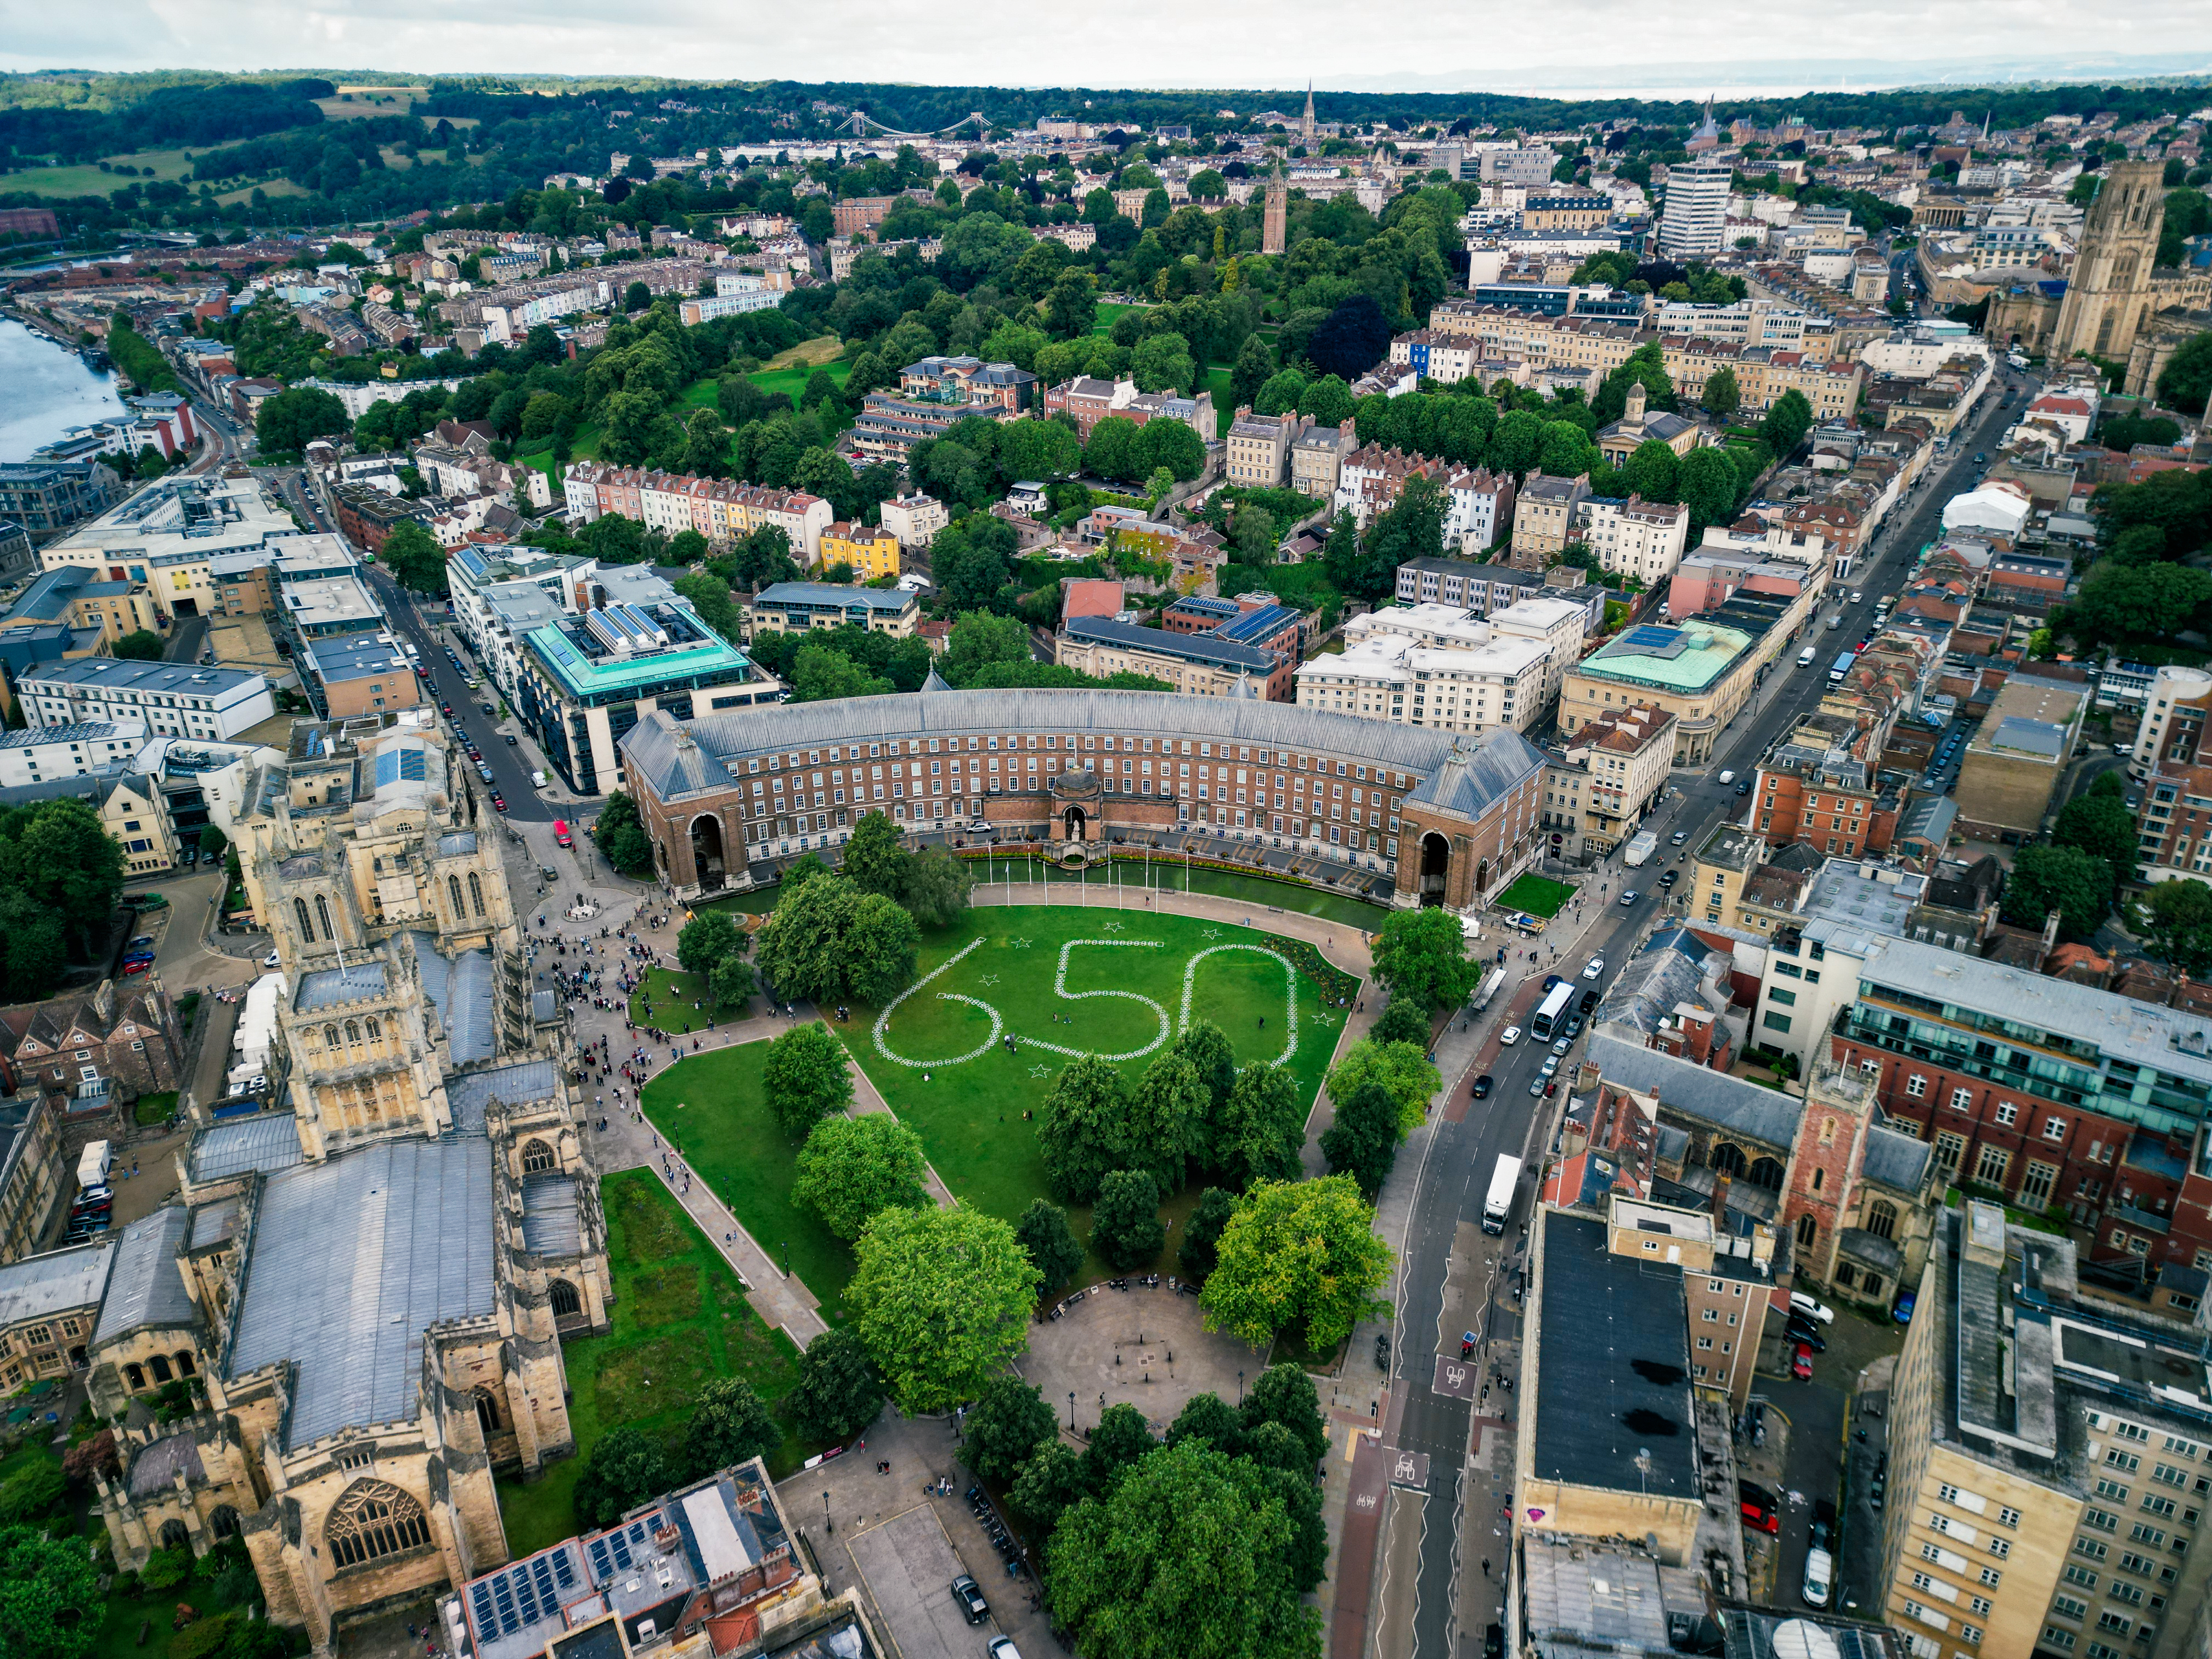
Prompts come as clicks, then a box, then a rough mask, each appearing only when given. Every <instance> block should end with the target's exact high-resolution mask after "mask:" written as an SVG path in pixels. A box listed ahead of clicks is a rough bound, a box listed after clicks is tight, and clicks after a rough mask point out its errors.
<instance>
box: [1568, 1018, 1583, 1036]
mask: <svg viewBox="0 0 2212 1659" xmlns="http://www.w3.org/2000/svg"><path fill="white" fill-rule="evenodd" d="M1582 1029H1583V1017H1582V1016H1581V1015H1580V1014H1569V1015H1568V1016H1567V1035H1568V1036H1581V1035H1582Z"/></svg>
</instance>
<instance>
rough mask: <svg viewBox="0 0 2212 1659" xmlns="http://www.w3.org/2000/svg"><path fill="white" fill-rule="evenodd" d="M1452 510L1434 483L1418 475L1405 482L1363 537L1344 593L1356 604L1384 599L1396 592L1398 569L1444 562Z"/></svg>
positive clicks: (1441, 490) (1443, 494)
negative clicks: (1446, 523) (1413, 563)
mask: <svg viewBox="0 0 2212 1659" xmlns="http://www.w3.org/2000/svg"><path fill="white" fill-rule="evenodd" d="M1450 505H1451V503H1450V501H1449V497H1447V496H1446V495H1445V493H1444V491H1443V488H1442V486H1440V485H1439V484H1438V483H1437V482H1436V480H1435V479H1433V478H1431V477H1425V476H1423V475H1419V474H1416V475H1415V476H1414V477H1410V478H1408V479H1407V480H1406V484H1405V488H1404V489H1401V490H1400V491H1399V492H1398V499H1397V500H1396V501H1395V502H1393V503H1392V504H1391V506H1390V508H1389V511H1388V512H1385V513H1380V514H1378V515H1377V516H1376V519H1375V521H1374V522H1373V523H1372V524H1370V525H1369V526H1367V531H1366V533H1365V534H1364V536H1362V537H1361V538H1360V539H1359V549H1360V551H1359V559H1358V565H1357V566H1356V567H1355V568H1354V569H1353V571H1352V580H1351V581H1350V582H1349V583H1348V584H1340V585H1341V586H1344V591H1345V592H1346V593H1347V594H1349V595H1351V596H1352V598H1354V599H1370V600H1375V599H1383V597H1384V596H1386V595H1387V594H1389V593H1390V592H1394V591H1395V588H1396V586H1397V580H1398V567H1399V566H1400V565H1401V564H1404V563H1406V562H1408V561H1409V560H1413V559H1434V558H1440V557H1442V556H1443V550H1444V516H1445V514H1446V513H1447V512H1449V509H1450ZM1332 574H1334V573H1332Z"/></svg>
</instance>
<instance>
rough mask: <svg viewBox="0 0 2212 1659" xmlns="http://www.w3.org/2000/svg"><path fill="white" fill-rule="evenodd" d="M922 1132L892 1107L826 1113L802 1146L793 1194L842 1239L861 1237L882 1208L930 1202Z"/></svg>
mask: <svg viewBox="0 0 2212 1659" xmlns="http://www.w3.org/2000/svg"><path fill="white" fill-rule="evenodd" d="M927 1167H928V1164H927V1160H926V1159H925V1158H923V1156H922V1151H921V1137H920V1136H919V1135H917V1134H915V1132H914V1131H913V1130H911V1129H909V1128H908V1127H906V1125H905V1124H903V1123H902V1122H900V1121H898V1120H897V1119H896V1118H895V1117H893V1116H892V1115H890V1113H889V1112H863V1113H862V1114H860V1115H859V1116H858V1117H846V1116H842V1115H837V1116H831V1117H825V1118H823V1120H822V1121H820V1122H818V1123H817V1124H816V1125H815V1126H814V1127H813V1128H812V1129H811V1130H810V1131H809V1132H808V1133H807V1136H806V1144H805V1146H801V1147H800V1148H799V1178H798V1180H797V1181H796V1182H793V1185H792V1189H791V1195H792V1196H793V1198H794V1199H796V1200H798V1201H799V1203H801V1204H804V1205H805V1206H807V1207H808V1208H809V1209H811V1210H812V1211H813V1212H815V1213H816V1214H817V1215H818V1216H820V1217H821V1218H822V1220H823V1225H825V1226H827V1227H828V1228H829V1231H831V1232H833V1233H835V1234H836V1235H837V1237H840V1238H843V1239H854V1238H858V1237H860V1231H861V1230H862V1229H863V1228H865V1227H866V1225H868V1221H869V1219H870V1218H871V1217H872V1216H873V1215H874V1214H875V1213H876V1212H877V1211H878V1210H884V1209H890V1208H891V1207H893V1206H903V1207H905V1208H907V1209H920V1208H921V1206H924V1205H926V1204H927V1203H928V1202H929V1190H928V1188H927V1187H926V1186H925V1185H924V1184H923V1182H922V1176H923V1175H924V1173H925V1171H926V1170H927Z"/></svg>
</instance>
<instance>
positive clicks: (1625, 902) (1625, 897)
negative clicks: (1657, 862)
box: [1620, 887, 1644, 910]
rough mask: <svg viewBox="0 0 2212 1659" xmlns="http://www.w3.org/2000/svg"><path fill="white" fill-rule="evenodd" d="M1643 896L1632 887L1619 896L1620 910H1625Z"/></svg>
mask: <svg viewBox="0 0 2212 1659" xmlns="http://www.w3.org/2000/svg"><path fill="white" fill-rule="evenodd" d="M1643 896H1644V895H1643V894H1641V893H1639V892H1638V891H1637V890H1635V889H1634V888H1633V887H1632V888H1630V889H1629V890H1627V891H1626V892H1625V893H1623V894H1622V895H1621V896H1620V908H1622V909H1624V910H1625V909H1626V908H1628V907H1629V906H1630V905H1632V904H1633V903H1635V902H1636V901H1637V900H1638V899H1640V898H1642V897H1643Z"/></svg>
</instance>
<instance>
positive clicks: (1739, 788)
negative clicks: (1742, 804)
mask: <svg viewBox="0 0 2212 1659" xmlns="http://www.w3.org/2000/svg"><path fill="white" fill-rule="evenodd" d="M1735 792H1736V793H1737V794H1739V795H1747V794H1749V793H1751V780H1750V779H1749V778H1746V779H1745V780H1744V781H1742V782H1741V783H1739V784H1738V785H1736V787H1735Z"/></svg>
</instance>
